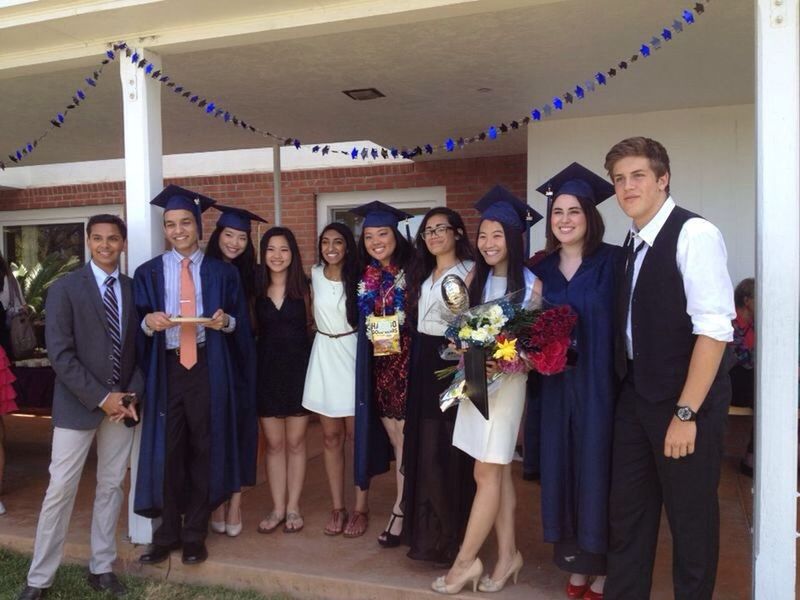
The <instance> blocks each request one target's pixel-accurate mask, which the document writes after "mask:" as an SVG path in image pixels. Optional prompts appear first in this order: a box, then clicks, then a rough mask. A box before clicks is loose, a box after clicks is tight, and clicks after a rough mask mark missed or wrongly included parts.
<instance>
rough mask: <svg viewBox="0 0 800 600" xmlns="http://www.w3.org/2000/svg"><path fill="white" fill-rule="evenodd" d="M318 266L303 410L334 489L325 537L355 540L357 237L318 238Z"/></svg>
mask: <svg viewBox="0 0 800 600" xmlns="http://www.w3.org/2000/svg"><path fill="white" fill-rule="evenodd" d="M318 249H319V263H318V264H317V265H315V266H314V267H312V269H311V289H312V295H313V307H314V322H315V323H316V326H317V335H316V336H315V338H314V345H313V347H312V348H311V358H310V359H309V363H308V370H307V371H306V384H305V389H304V391H303V407H304V408H306V409H308V410H310V411H312V412H315V413H317V414H318V415H319V416H320V423H321V424H322V435H323V440H324V458H325V471H326V472H327V474H328V484H329V485H330V489H331V500H332V501H333V509H332V510H331V515H330V518H329V519H328V523H327V524H326V525H325V529H324V533H325V535H339V534H340V533H342V532H344V533H345V535H348V532H349V533H350V536H348V537H351V536H352V533H353V531H350V530H349V529H348V526H349V527H350V528H351V529H352V528H353V526H355V527H356V529H357V528H358V526H359V525H360V524H359V523H354V524H352V523H350V522H349V519H348V513H347V510H346V509H345V506H344V474H345V441H346V440H348V439H352V437H353V415H354V414H355V372H356V341H357V340H356V332H357V330H358V305H357V298H356V293H357V292H356V285H357V284H358V279H359V276H360V269H359V263H358V248H357V247H356V242H355V240H354V238H353V233H352V232H351V231H350V229H349V228H348V227H347V226H346V225H343V224H342V223H331V224H329V225H327V226H326V227H325V229H323V230H322V233H321V234H320V237H319V244H318ZM366 512H367V492H366V490H363V491H362V490H361V489H360V488H358V487H357V486H356V506H355V510H354V511H353V515H358V514H366Z"/></svg>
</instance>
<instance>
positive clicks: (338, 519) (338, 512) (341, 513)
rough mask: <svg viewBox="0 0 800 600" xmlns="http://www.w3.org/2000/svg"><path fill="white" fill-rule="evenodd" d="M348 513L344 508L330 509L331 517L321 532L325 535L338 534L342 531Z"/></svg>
mask: <svg viewBox="0 0 800 600" xmlns="http://www.w3.org/2000/svg"><path fill="white" fill-rule="evenodd" d="M347 519H348V515H347V509H345V508H334V509H333V510H332V511H331V518H330V521H328V524H327V525H326V526H325V529H323V530H322V533H324V534H325V535H340V534H341V533H342V532H343V531H344V527H345V524H346V523H347Z"/></svg>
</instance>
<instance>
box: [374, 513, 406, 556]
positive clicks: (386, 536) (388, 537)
mask: <svg viewBox="0 0 800 600" xmlns="http://www.w3.org/2000/svg"><path fill="white" fill-rule="evenodd" d="M403 517H404V515H398V514H397V513H396V512H392V518H391V519H389V524H388V525H387V526H386V529H385V530H384V531H383V533H382V534H380V535H379V536H378V543H379V544H380V545H381V546H383V547H384V548H396V547H397V546H399V545H400V534H402V533H403V528H402V527H401V528H400V533H398V534H394V533H392V527H394V522H395V521H396V520H397V519H402V518H403Z"/></svg>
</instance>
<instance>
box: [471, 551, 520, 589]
mask: <svg viewBox="0 0 800 600" xmlns="http://www.w3.org/2000/svg"><path fill="white" fill-rule="evenodd" d="M523 564H524V563H523V561H522V554H520V552H519V550H517V553H516V554H515V555H514V559H513V560H512V561H511V566H510V567H509V568H508V571H506V574H505V575H503V578H502V579H498V580H497V581H495V580H494V579H492V578H491V577H489V576H486V577H483V578H481V580H480V583H478V591H479V592H499V591H501V590H502V589H503V588H504V587H506V582H507V581H508V580H509V578H511V577H513V578H514V583H515V584H516V583H517V577H518V576H519V572H520V570H521V569H522V565H523Z"/></svg>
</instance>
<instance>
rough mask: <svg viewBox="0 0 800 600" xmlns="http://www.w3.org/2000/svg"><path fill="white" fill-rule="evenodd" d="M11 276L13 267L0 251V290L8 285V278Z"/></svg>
mask: <svg viewBox="0 0 800 600" xmlns="http://www.w3.org/2000/svg"><path fill="white" fill-rule="evenodd" d="M10 276H11V269H10V268H9V267H8V263H7V262H6V259H5V258H3V255H2V253H0V292H2V291H3V290H4V289H5V287H6V279H7V278H8V277H10Z"/></svg>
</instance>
